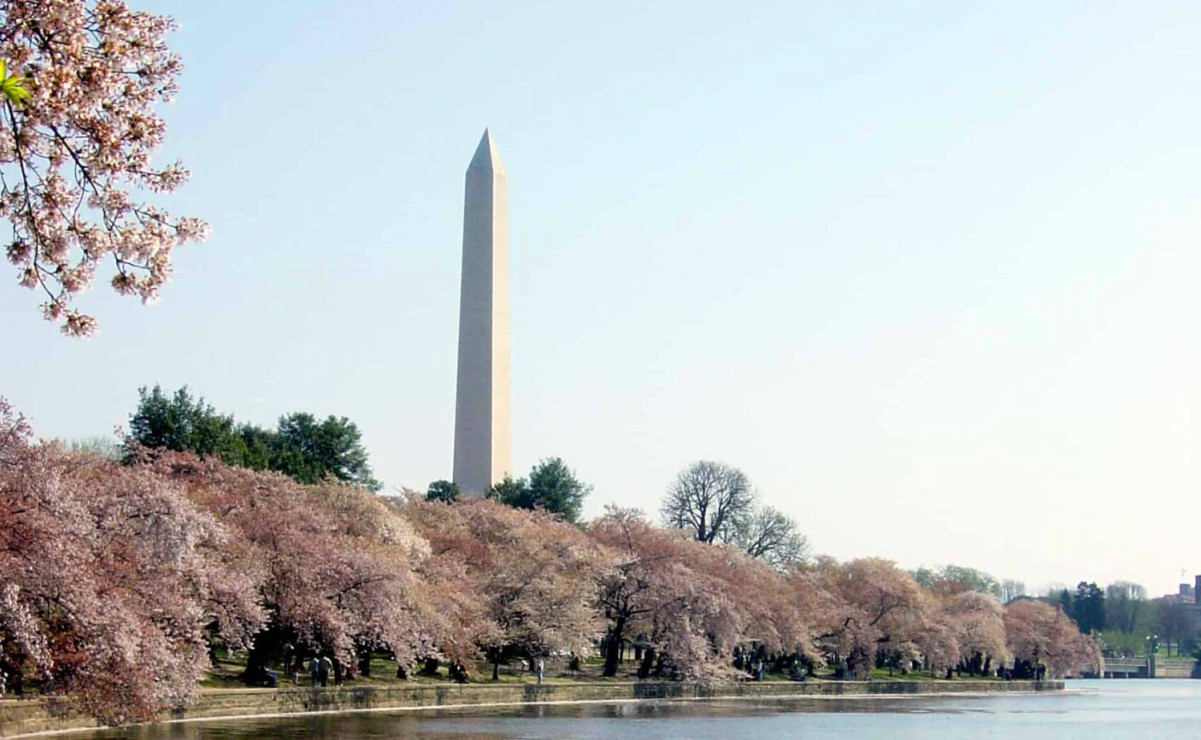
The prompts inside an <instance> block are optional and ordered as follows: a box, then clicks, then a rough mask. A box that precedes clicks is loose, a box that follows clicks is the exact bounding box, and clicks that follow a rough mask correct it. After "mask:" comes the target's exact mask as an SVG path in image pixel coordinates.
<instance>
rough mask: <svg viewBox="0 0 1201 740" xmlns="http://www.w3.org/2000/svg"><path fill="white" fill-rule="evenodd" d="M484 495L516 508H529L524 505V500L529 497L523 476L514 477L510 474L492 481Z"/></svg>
mask: <svg viewBox="0 0 1201 740" xmlns="http://www.w3.org/2000/svg"><path fill="white" fill-rule="evenodd" d="M484 497H485V498H490V499H493V500H495V501H499V502H501V503H502V504H505V505H506V506H512V507H515V508H518V509H526V508H530V507H528V506H525V502H526V501H527V500H528V498H529V494H528V493H527V491H526V483H525V478H516V479H515V478H513V476H511V475H506V476H505V479H504V480H502V481H499V482H497V483H493V484H492V487H491V488H489V489H488V492H487V493H486V494H485V495H484Z"/></svg>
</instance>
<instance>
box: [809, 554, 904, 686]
mask: <svg viewBox="0 0 1201 740" xmlns="http://www.w3.org/2000/svg"><path fill="white" fill-rule="evenodd" d="M819 567H820V569H821V572H822V575H823V581H824V585H825V588H826V589H827V590H829V591H832V592H834V593H835V594H837V595H838V597H839V601H840V604H841V607H842V609H843V613H842V615H841V618H840V619H839V620H838V621H840V622H841V625H842V626H841V627H838V628H837V629H838V630H839V631H840V632H841V633H844V634H836V635H834V637H836V638H837V640H838V643H839V644H840V645H843V646H844V647H845V646H847V645H848V643H849V647H850V650H849V654H850V656H851V659H852V662H854V663H855V664H856V665H858V664H861V663H863V662H865V661H866V662H871V661H875V660H876V659H877V657H878V656H880V657H883V658H885V659H886V660H887V661H888V663H889V664H890V665H900V664H902V662H903V661H904V660H906V659H909V658H913V657H917V655H919V654H920V649H919V647H918V645H917V644H916V643H915V638H916V637H917V635H918V633H919V632H920V630H921V628H922V626H923V625H924V623H925V620H926V617H927V611H928V604H927V601H926V598H925V596H924V595H923V594H922V590H921V588H920V587H919V586H918V585H917V583H916V582H915V581H914V580H913V578H912V577H911V576H910V575H909V574H908V573H906V572H905V571H903V570H901V569H900V568H898V567H897V566H896V564H895V563H893V562H892V561H891V560H884V559H881V558H860V559H858V560H852V561H850V562H848V563H841V564H840V563H836V562H834V561H831V560H828V559H827V560H822V561H820V562H819Z"/></svg>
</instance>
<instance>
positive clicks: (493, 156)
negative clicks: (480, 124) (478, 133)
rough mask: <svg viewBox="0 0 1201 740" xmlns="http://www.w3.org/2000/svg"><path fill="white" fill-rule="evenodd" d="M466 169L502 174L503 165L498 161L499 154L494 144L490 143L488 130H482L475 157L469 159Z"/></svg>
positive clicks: (490, 137)
mask: <svg viewBox="0 0 1201 740" xmlns="http://www.w3.org/2000/svg"><path fill="white" fill-rule="evenodd" d="M467 169H468V170H486V171H488V172H498V173H501V174H504V171H505V165H504V163H503V162H501V161H500V154H498V153H497V151H496V144H495V143H494V142H493V141H492V134H491V133H489V132H488V129H484V135H483V137H482V138H480V145H479V146H478V147H476V149H475V156H474V157H472V158H471V164H469V165H467Z"/></svg>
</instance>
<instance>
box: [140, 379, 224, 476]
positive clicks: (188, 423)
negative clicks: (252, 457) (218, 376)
mask: <svg viewBox="0 0 1201 740" xmlns="http://www.w3.org/2000/svg"><path fill="white" fill-rule="evenodd" d="M138 397H139V400H138V408H137V410H136V411H134V413H133V414H132V415H131V416H130V417H129V433H130V437H131V438H132V440H134V441H135V442H137V443H138V444H139V445H141V446H143V447H150V448H154V449H168V450H175V451H177V452H183V451H185V450H188V451H191V452H195V453H196V454H197V455H199V456H201V457H208V456H210V455H213V456H216V457H218V458H220V459H221V460H222V461H223V462H226V463H228V464H230V465H243V464H244V459H245V452H246V445H245V443H244V442H243V441H242V439H241V437H240V436H239V435H238V434H237V433H236V431H235V430H234V420H233V417H232V416H224V415H222V414H219V413H217V412H216V411H215V410H213V407H212V406H210V405H209V404H208V403H206V402H205V400H204V398H199V397H198V398H194V397H193V396H192V394H191V393H189V392H188V387H187V386H184V387H183V388H180V389H179V390H177V391H175V393H174V395H171V396H168V395H167V394H165V393H163V389H162V388H161V387H159V386H158V385H155V386H154V388H153V389H151V390H147V389H146V388H145V387H144V386H143V387H142V388H139V389H138Z"/></svg>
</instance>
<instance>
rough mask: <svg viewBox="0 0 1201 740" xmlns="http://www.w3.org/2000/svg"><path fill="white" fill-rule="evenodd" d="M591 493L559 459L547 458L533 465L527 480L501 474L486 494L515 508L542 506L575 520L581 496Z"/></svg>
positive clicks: (581, 503)
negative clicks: (501, 476) (502, 476)
mask: <svg viewBox="0 0 1201 740" xmlns="http://www.w3.org/2000/svg"><path fill="white" fill-rule="evenodd" d="M591 492H592V486H590V485H588V484H586V483H584V482H582V481H580V480H579V478H577V477H576V474H575V471H574V470H572V469H571V468H569V467H568V466H567V464H566V463H565V462H563V460H562V459H561V458H558V457H551V458H547V459H545V460H542V461H540V462H539V463H538V464H537V465H535V466H534V467H533V468H532V469H531V470H530V476H529V478H528V479H527V478H517V479H513V478H512V477H510V476H505V479H504V480H502V481H501V482H499V483H497V484H495V485H494V486H492V488H491V489H489V491H488V496H487V497H488V498H491V499H496V500H497V501H500V502H501V503H503V504H508V505H509V506H513V507H516V508H518V509H531V510H533V509H545V510H546V511H549V512H551V513H554V514H561V515H562V516H563V518H564V519H565V520H567V521H569V522H577V521H579V519H580V514H581V513H582V511H583V507H584V497H585V496H587V495H588V494H589V493H591Z"/></svg>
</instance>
